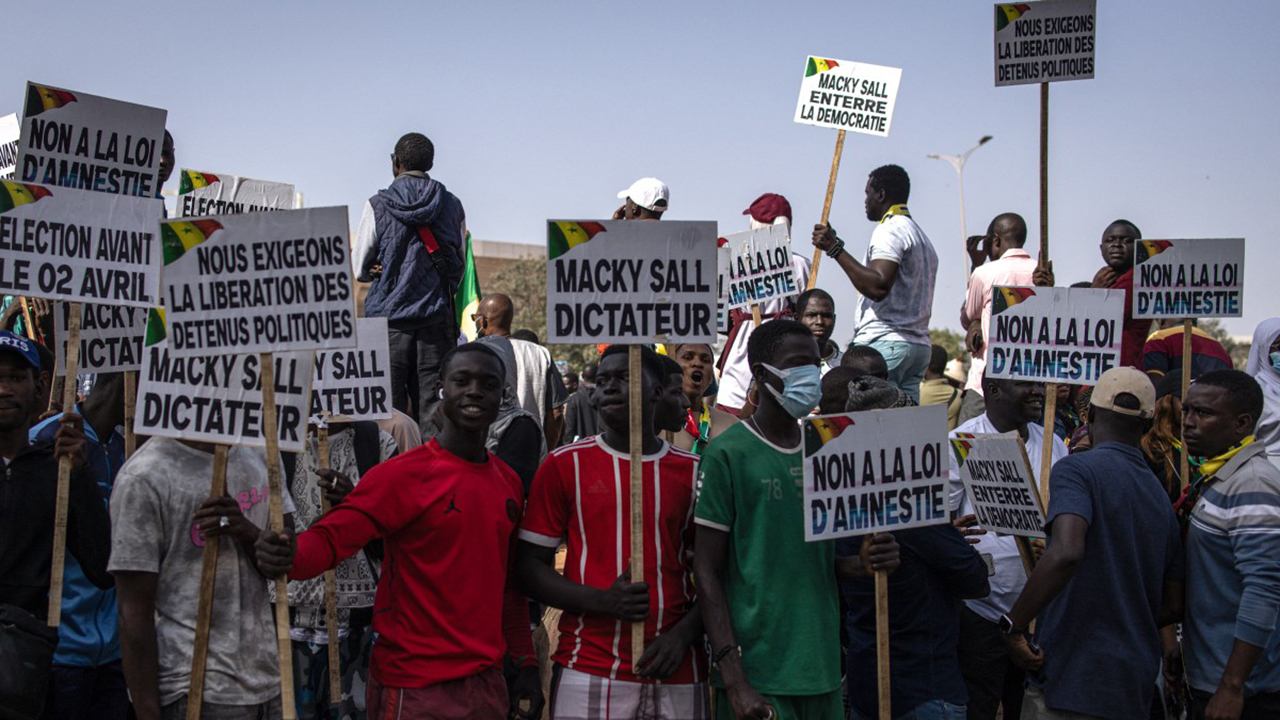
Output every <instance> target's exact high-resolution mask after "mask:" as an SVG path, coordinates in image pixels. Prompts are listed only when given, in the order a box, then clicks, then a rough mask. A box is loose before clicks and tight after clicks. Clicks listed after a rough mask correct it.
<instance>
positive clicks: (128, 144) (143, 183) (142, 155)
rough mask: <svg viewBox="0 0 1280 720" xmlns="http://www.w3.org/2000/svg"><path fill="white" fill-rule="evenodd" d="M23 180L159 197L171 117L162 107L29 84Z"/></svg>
mask: <svg viewBox="0 0 1280 720" xmlns="http://www.w3.org/2000/svg"><path fill="white" fill-rule="evenodd" d="M24 108H25V110H24V112H23V117H22V131H21V138H20V139H19V140H18V172H17V176H16V177H17V178H18V179H19V180H21V181H22V182H30V183H41V184H44V185H57V186H59V187H69V188H77V189H80V190H94V191H97V192H106V193H112V194H114V195H133V196H136V197H146V198H154V197H156V196H157V195H159V193H160V175H159V169H160V152H161V150H163V148H164V123H165V119H166V117H167V116H168V113H167V112H166V111H164V110H160V109H158V108H153V107H147V106H145V105H135V104H133V103H128V102H123V101H120V100H112V99H111V98H105V97H100V96H98V95H90V94H89V93H85V92H80V91H79V90H64V89H62V88H56V87H53V86H51V85H37V84H35V83H31V82H28V83H27V97H26V104H25V105H24Z"/></svg>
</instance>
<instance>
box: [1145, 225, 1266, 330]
mask: <svg viewBox="0 0 1280 720" xmlns="http://www.w3.org/2000/svg"><path fill="white" fill-rule="evenodd" d="M1134 261H1135V263H1134V266H1133V316H1134V317H1135V318H1196V317H1202V318H1221V317H1240V316H1241V314H1242V313H1243V312H1244V238H1232V239H1212V240H1138V241H1137V242H1136V243H1135V244H1134Z"/></svg>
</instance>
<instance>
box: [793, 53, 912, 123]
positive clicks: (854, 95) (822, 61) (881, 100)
mask: <svg viewBox="0 0 1280 720" xmlns="http://www.w3.org/2000/svg"><path fill="white" fill-rule="evenodd" d="M901 79H902V69H901V68H893V67H885V66H884V65H871V64H868V63H856V62H850V61H849V60H829V59H826V58H820V57H814V56H810V57H809V58H808V62H807V63H805V70H804V79H803V80H801V81H800V99H799V101H798V102H797V103H796V117H795V120H796V122H798V123H802V124H805V125H817V126H818V127H827V128H833V129H836V130H850V131H852V132H858V133H866V134H868V135H879V136H880V137H888V136H889V123H890V121H891V120H893V103H894V100H895V99H896V98H897V96H898V83H899V81H901Z"/></svg>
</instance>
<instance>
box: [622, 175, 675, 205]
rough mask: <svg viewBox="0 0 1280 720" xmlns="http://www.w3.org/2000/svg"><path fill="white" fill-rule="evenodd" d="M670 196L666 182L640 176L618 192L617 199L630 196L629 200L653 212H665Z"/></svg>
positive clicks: (624, 198)
mask: <svg viewBox="0 0 1280 720" xmlns="http://www.w3.org/2000/svg"><path fill="white" fill-rule="evenodd" d="M670 196H671V192H670V191H669V190H667V184H666V183H664V182H662V181H661V180H659V179H658V178H651V177H647V178H640V179H639V180H637V181H635V182H633V183H631V187H629V188H627V189H626V190H623V191H622V192H620V193H618V199H619V200H626V199H627V198H631V202H633V203H635V204H637V205H639V206H640V207H642V208H644V209H646V210H652V211H654V212H666V210H667V201H668V200H669V199H670Z"/></svg>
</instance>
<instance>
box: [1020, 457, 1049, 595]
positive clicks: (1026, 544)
mask: <svg viewBox="0 0 1280 720" xmlns="http://www.w3.org/2000/svg"><path fill="white" fill-rule="evenodd" d="M1018 449H1019V450H1021V451H1022V464H1023V466H1024V467H1026V468H1027V472H1028V473H1030V472H1031V459H1030V458H1029V457H1027V443H1026V442H1025V441H1024V440H1023V439H1022V436H1021V435H1019V436H1018ZM1049 460H1051V461H1052V460H1053V455H1052V452H1051V453H1050V455H1049ZM1043 470H1044V468H1041V471H1042V472H1043ZM1035 501H1036V505H1038V506H1039V507H1040V512H1041V513H1042V514H1043V513H1044V501H1043V500H1041V499H1040V496H1039V495H1036V496H1035ZM1018 555H1019V556H1020V557H1021V558H1022V567H1023V568H1024V569H1025V570H1026V571H1027V577H1031V571H1032V570H1034V569H1035V567H1036V556H1035V553H1033V552H1032V550H1031V538H1029V537H1023V536H1021V535H1019V536H1018Z"/></svg>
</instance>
